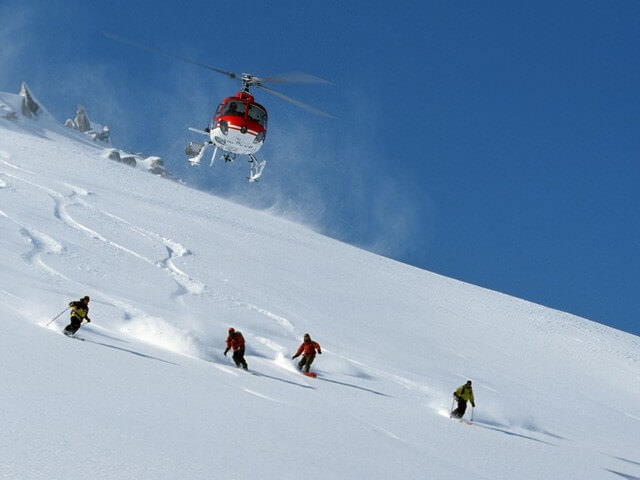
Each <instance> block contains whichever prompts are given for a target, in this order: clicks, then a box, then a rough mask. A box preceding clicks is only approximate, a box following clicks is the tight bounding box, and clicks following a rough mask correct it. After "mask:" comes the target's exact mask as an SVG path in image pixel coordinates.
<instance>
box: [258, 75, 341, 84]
mask: <svg viewBox="0 0 640 480" xmlns="http://www.w3.org/2000/svg"><path fill="white" fill-rule="evenodd" d="M257 80H258V81H260V82H261V83H263V82H264V83H312V84H324V85H331V82H329V81H327V80H325V79H324V78H320V77H316V76H315V75H310V74H308V73H304V72H291V73H283V74H281V75H274V76H272V77H258V78H257Z"/></svg>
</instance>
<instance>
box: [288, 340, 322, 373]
mask: <svg viewBox="0 0 640 480" xmlns="http://www.w3.org/2000/svg"><path fill="white" fill-rule="evenodd" d="M316 351H317V352H318V353H319V354H320V355H322V349H321V348H320V345H319V344H318V343H317V342H314V341H313V340H311V335H309V334H308V333H305V334H304V341H303V342H302V345H300V346H299V347H298V351H297V352H296V354H295V355H294V356H293V357H291V360H293V359H295V358H296V357H298V356H299V355H300V354H301V353H302V359H301V360H300V361H299V362H298V370H300V371H302V368H303V367H304V371H305V372H307V373H309V369H310V368H311V364H312V363H313V360H314V359H315V358H316Z"/></svg>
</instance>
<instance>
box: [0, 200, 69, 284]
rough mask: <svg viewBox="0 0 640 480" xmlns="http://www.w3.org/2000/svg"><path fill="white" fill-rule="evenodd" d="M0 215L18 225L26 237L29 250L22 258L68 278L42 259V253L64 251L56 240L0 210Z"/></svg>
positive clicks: (52, 253)
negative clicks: (29, 246)
mask: <svg viewBox="0 0 640 480" xmlns="http://www.w3.org/2000/svg"><path fill="white" fill-rule="evenodd" d="M0 216H2V217H4V218H7V219H8V220H10V221H11V222H13V223H14V224H15V225H17V226H18V227H19V231H20V234H21V235H22V236H23V237H25V238H26V239H27V241H28V242H29V244H30V245H31V247H32V248H31V251H29V252H27V253H25V254H24V255H23V256H22V258H24V260H25V261H26V262H27V263H28V264H30V265H34V266H37V267H40V268H42V269H43V270H44V271H46V272H47V273H49V274H50V275H53V276H56V277H59V278H62V279H64V280H69V278H67V277H66V276H65V275H63V274H62V273H60V272H58V271H57V270H55V269H53V268H51V267H50V266H49V265H47V263H45V261H44V260H43V259H42V255H43V254H44V255H60V254H62V253H63V252H64V247H63V246H62V245H61V244H60V242H58V241H57V240H55V239H53V238H52V237H50V236H49V235H47V234H46V233H43V232H40V231H39V230H36V229H34V228H29V227H27V226H26V225H24V224H23V223H22V222H19V221H18V220H16V219H15V218H12V217H10V216H9V215H7V214H6V213H4V212H3V211H1V210H0Z"/></svg>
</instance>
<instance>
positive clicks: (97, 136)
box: [64, 105, 111, 144]
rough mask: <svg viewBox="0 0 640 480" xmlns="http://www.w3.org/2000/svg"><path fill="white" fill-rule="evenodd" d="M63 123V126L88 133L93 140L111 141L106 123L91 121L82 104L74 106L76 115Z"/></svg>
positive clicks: (108, 142)
mask: <svg viewBox="0 0 640 480" xmlns="http://www.w3.org/2000/svg"><path fill="white" fill-rule="evenodd" d="M64 125H65V127H68V128H74V129H76V130H79V131H80V132H82V133H84V134H86V135H88V136H89V137H90V138H91V139H92V140H94V141H100V142H103V143H107V144H110V143H111V138H110V136H109V127H108V126H106V125H100V124H97V123H92V122H91V121H90V120H89V116H88V115H87V112H86V110H85V108H84V107H83V106H82V105H78V107H77V108H76V116H75V117H74V118H73V119H71V118H68V119H67V120H66V121H65V122H64Z"/></svg>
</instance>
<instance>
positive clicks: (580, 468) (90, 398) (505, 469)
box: [0, 95, 640, 480]
mask: <svg viewBox="0 0 640 480" xmlns="http://www.w3.org/2000/svg"><path fill="white" fill-rule="evenodd" d="M3 98H7V97H6V95H5V96H4V97H3ZM249 187H250V186H249ZM0 266H1V269H0V319H1V322H2V326H3V335H1V336H0V359H1V360H0V362H1V363H0V365H1V366H2V368H0V385H1V386H2V388H1V389H0V401H1V403H0V405H1V408H0V415H1V425H2V428H1V429H0V478H10V479H14V478H15V479H21V480H22V479H42V478H51V479H62V478H64V479H71V480H73V479H86V478H91V479H120V478H135V479H154V480H158V479H176V478H183V479H205V478H206V479H209V478H230V479H234V478H238V479H240V478H243V479H244V478H256V477H259V478H261V479H264V480H271V479H279V480H282V479H293V478H301V477H302V478H309V479H316V478H318V479H319V478H323V479H334V478H336V479H338V478H367V479H389V478H404V479H423V478H434V479H453V478H461V477H463V478H478V479H502V478H504V479H506V478H519V479H534V478H535V479H539V478H549V479H556V478H581V479H605V478H612V479H615V478H626V479H638V478H640V449H639V448H638V445H637V435H638V432H639V431H640V402H639V400H640V351H639V347H640V342H639V341H638V338H637V337H635V336H632V335H629V334H626V333H623V332H620V331H617V330H613V329H610V328H607V327H604V326H602V325H599V324H596V323H593V322H590V321H587V320H584V319H580V318H577V317H574V316H571V315H568V314H564V313H561V312H557V311H553V310H550V309H547V308H544V307H541V306H537V305H534V304H531V303H528V302H525V301H522V300H518V299H515V298H512V297H508V296H505V295H502V294H499V293H496V292H491V291H488V290H484V289H481V288H478V287H475V286H472V285H469V284H465V283H462V282H459V281H454V280H451V279H447V278H444V277H441V276H438V275H435V274H432V273H429V272H426V271H422V270H419V269H416V268H413V267H409V266H407V265H403V264H400V263H398V262H394V261H392V260H389V259H386V258H382V257H380V256H376V255H373V254H371V253H368V252H365V251H362V250H359V249H357V248H354V247H351V246H348V245H345V244H342V243H339V242H337V241H334V240H332V239H329V238H326V237H323V236H321V235H318V234H316V233H313V232H311V231H310V230H308V229H306V228H305V227H303V226H300V225H296V224H294V223H291V222H288V221H286V220H283V219H280V218H276V217H273V216H270V215H268V214H266V213H264V212H257V211H253V210H250V209H247V208H244V207H241V206H238V205H235V204H232V203H229V202H227V201H225V200H222V199H220V198H216V197H213V196H211V195H209V194H206V193H203V192H200V191H196V190H193V189H190V188H188V187H185V186H184V185H180V184H178V183H176V182H172V181H168V180H166V179H163V178H160V177H157V176H154V175H150V174H148V173H146V172H143V171H140V170H136V169H131V168H129V167H127V166H125V165H122V164H118V163H115V162H110V161H108V160H105V159H104V158H103V150H102V149H100V148H98V147H96V146H95V145H94V144H92V143H91V142H90V141H84V140H83V139H82V138H80V137H79V136H78V135H77V134H75V133H73V132H70V131H68V130H65V129H64V128H63V127H61V126H59V125H58V124H57V123H56V122H55V121H54V120H53V119H52V118H50V117H49V116H43V117H41V118H36V119H25V118H22V117H20V118H18V119H17V120H9V119H5V118H1V117H0ZM85 294H88V295H90V296H91V297H92V302H91V312H90V316H91V318H92V319H93V322H92V323H91V324H89V325H87V326H85V327H83V328H82V330H81V331H80V335H81V336H82V337H83V338H85V339H86V341H79V340H73V339H68V338H66V337H64V336H63V335H61V334H60V330H61V328H62V327H64V325H65V324H66V321H67V319H68V315H66V314H65V315H63V316H62V317H61V319H60V320H58V321H56V322H54V323H53V324H52V325H51V326H50V327H49V328H47V327H45V326H44V325H45V324H46V323H47V322H48V321H49V320H50V319H51V318H52V317H53V316H54V315H56V314H57V313H59V312H60V311H61V310H63V309H64V308H65V307H66V304H67V302H69V301H70V300H75V299H78V298H79V297H81V296H82V295H85ZM229 326H235V327H236V328H237V329H240V330H241V331H242V332H243V333H244V335H245V338H246V339H247V342H248V354H247V361H248V363H249V367H250V370H251V371H252V372H251V373H246V372H243V371H240V370H237V369H236V368H235V367H234V366H232V365H231V361H230V359H228V358H225V357H224V356H223V355H222V352H223V350H224V339H225V336H226V330H227V328H228V327H229ZM305 332H310V333H311V335H312V336H313V338H314V339H315V340H316V341H318V342H319V343H320V344H321V345H322V347H323V355H321V356H319V357H318V358H317V359H316V363H315V365H314V367H315V368H314V369H315V370H316V371H317V372H318V375H319V376H318V378H317V379H310V378H307V377H304V376H302V375H300V374H299V373H297V372H296V371H295V368H294V366H293V362H292V361H291V360H290V356H291V354H292V353H293V352H294V351H295V349H296V348H297V346H298V345H299V343H300V341H301V337H302V335H303V334H304V333H305ZM467 378H471V379H473V381H474V390H475V395H476V401H477V408H476V409H475V410H476V411H475V422H474V425H473V426H467V425H465V424H460V423H458V422H456V421H452V420H450V419H449V418H448V417H447V413H448V410H449V408H450V407H451V392H452V391H453V390H454V388H455V387H457V386H459V385H460V384H462V383H463V382H464V381H465V380H466V379H467Z"/></svg>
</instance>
